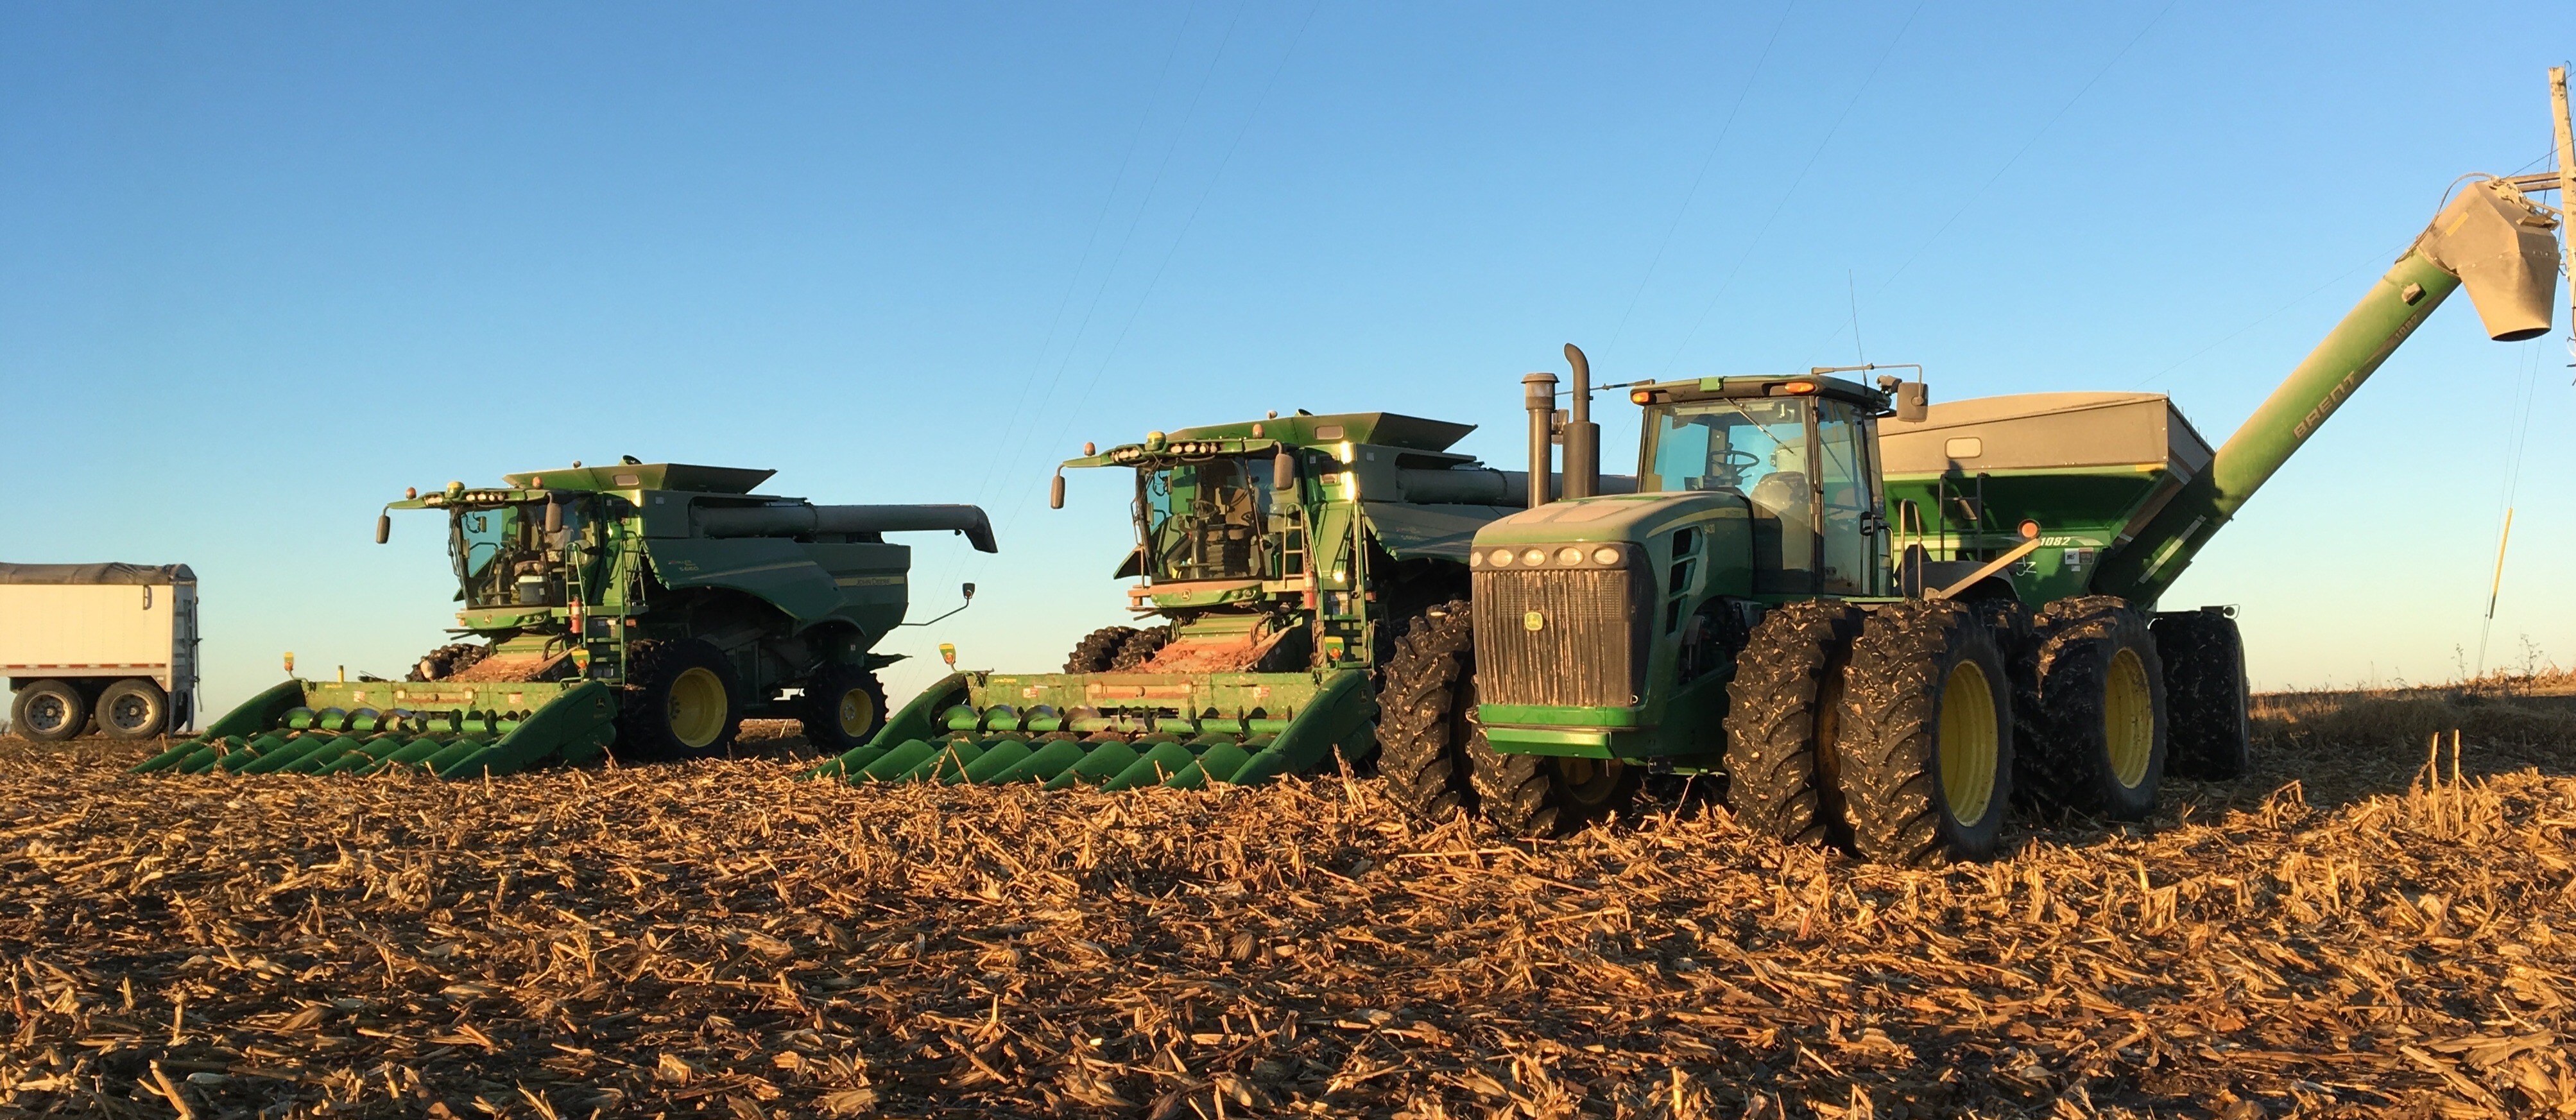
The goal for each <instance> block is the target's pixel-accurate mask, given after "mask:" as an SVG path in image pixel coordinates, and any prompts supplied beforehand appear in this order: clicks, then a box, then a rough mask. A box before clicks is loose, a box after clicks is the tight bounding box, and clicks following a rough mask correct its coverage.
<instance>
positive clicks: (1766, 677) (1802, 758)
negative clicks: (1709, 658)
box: [1725, 599, 1861, 844]
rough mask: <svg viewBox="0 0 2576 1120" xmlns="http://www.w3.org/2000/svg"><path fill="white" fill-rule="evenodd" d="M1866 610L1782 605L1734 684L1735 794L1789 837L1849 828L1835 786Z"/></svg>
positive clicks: (1765, 827) (1773, 832)
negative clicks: (1848, 685)
mask: <svg viewBox="0 0 2576 1120" xmlns="http://www.w3.org/2000/svg"><path fill="white" fill-rule="evenodd" d="M1860 617H1861V612H1860V611H1859V610H1857V609H1855V608H1853V607H1851V606H1849V605H1848V604H1844V603H1840V602H1836V601H1833V600H1830V599H1811V600H1808V601H1806V602H1803V603H1790V604H1788V605H1786V606H1781V607H1776V608H1773V609H1772V610H1771V612H1770V613H1769V614H1766V615H1764V616H1763V617H1762V621H1761V622H1760V623H1758V624H1756V625H1755V626H1754V627H1753V636H1752V638H1751V640H1749V641H1748V642H1746V644H1745V647H1744V651H1743V652H1742V653H1740V654H1738V655H1737V656H1736V661H1735V679H1734V680H1732V681H1730V682H1728V683H1727V686H1726V693H1727V704H1726V723H1725V726H1726V801H1727V804H1728V805H1729V806H1730V807H1732V808H1733V809H1734V810H1735V817H1736V819H1737V820H1739V821H1741V822H1743V824H1744V827H1746V828H1748V829H1751V830H1753V831H1754V832H1758V833H1761V834H1762V835H1764V836H1768V837H1770V838H1772V839H1774V840H1778V841H1780V842H1781V843H1784V844H1818V843H1824V842H1827V841H1828V840H1829V839H1831V837H1830V836H1829V833H1833V832H1841V831H1846V830H1847V829H1846V826H1844V825H1843V823H1842V821H1841V820H1840V810H1841V807H1842V805H1841V803H1842V794H1841V791H1840V790H1838V789H1836V788H1835V787H1834V781H1833V769H1834V768H1833V762H1834V757H1833V754H1832V753H1831V752H1832V750H1833V742H1834V733H1835V731H1836V730H1837V728H1838V725H1839V724H1840V723H1841V712H1840V707H1839V704H1840V701H1841V699H1842V676H1843V671H1844V668H1845V665H1846V663H1847V662H1848V661H1849V660H1850V657H1851V643H1852V638H1853V636H1854V635H1856V634H1858V633H1859V632H1860Z"/></svg>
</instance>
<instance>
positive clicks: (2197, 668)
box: [2150, 610, 2254, 781]
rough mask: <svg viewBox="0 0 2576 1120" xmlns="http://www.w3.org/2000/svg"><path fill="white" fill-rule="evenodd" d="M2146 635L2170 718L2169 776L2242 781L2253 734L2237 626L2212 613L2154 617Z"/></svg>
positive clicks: (2250, 761) (2250, 758) (2251, 762)
mask: <svg viewBox="0 0 2576 1120" xmlns="http://www.w3.org/2000/svg"><path fill="white" fill-rule="evenodd" d="M2150 629H2151V631H2152V632H2153V633H2154V634H2155V639H2156V652H2157V654H2159V655H2160V656H2162V657H2163V659H2164V664H2165V703H2166V710H2167V712H2168V713H2169V714H2170V715H2171V716H2172V717H2173V727H2172V729H2171V730H2170V731H2169V732H2168V733H2167V734H2168V737H2169V738H2170V740H2171V742H2172V755H2171V762H2170V764H2169V769H2170V771H2171V772H2172V773H2175V774H2179V775H2181V776H2183V777H2186V778H2199V779H2203V780H2206V781H2225V780H2228V779H2231V778H2241V777H2244V776H2245V772H2246V771H2247V770H2249V769H2251V768H2252V767H2253V765H2254V752H2253V734H2252V730H2253V729H2252V728H2251V727H2250V726H2249V725H2248V721H2247V719H2246V711H2245V709H2246V681H2245V640H2244V637H2243V636H2242V635H2240V634H2238V633H2237V630H2236V620H2235V619H2232V618H2229V617H2227V616H2226V615H2225V614H2223V613H2221V612H2219V611H2215V610H2197V611H2172V612H2168V613H2165V614H2159V615H2157V616H2156V620H2155V622H2154V624H2153V625H2152V626H2151V627H2150Z"/></svg>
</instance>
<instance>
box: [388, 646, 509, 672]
mask: <svg viewBox="0 0 2576 1120" xmlns="http://www.w3.org/2000/svg"><path fill="white" fill-rule="evenodd" d="M490 656H492V647H490V646H482V645H474V644H472V643H468V642H459V643H456V644H455V645H445V646H440V647H438V648H437V649H434V650H431V651H429V653H428V654H427V655H425V656H423V657H422V658H421V659H420V660H419V661H417V662H414V663H413V664H412V667H411V672H409V673H405V674H403V679H404V680H407V681H443V680H446V679H447V678H449V677H453V676H455V675H456V674H458V673H462V672H464V671H466V670H467V669H471V668H473V667H474V665H475V663H476V662H479V661H481V660H483V659H484V658H486V657H490Z"/></svg>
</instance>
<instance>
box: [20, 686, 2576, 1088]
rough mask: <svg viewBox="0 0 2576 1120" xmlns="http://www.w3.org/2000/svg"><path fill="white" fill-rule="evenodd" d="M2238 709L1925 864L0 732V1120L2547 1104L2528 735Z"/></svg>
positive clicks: (2360, 702) (2544, 888)
mask: <svg viewBox="0 0 2576 1120" xmlns="http://www.w3.org/2000/svg"><path fill="white" fill-rule="evenodd" d="M2265 710H2266V711H2267V712H2268V713H2269V718H2268V719H2267V721H2266V723H2265V725H2264V729H2263V735H2262V738H2263V743H2264V748H2263V750H2262V752H2261V765H2262V772H2261V773H2260V774H2258V775H2256V776H2255V777H2253V778H2250V779H2248V780H2245V781H2241V782H2235V783H2229V784H2226V785H2198V784H2191V783H2174V784H2172V785H2170V786H2169V787H2168V792H2167V796H2166V799H2165V805H2166V809H2165V813H2164V816H2163V818H2162V819H2161V820H2159V821H2157V822H2155V824H2154V825H2153V826H2152V827H2146V828H2137V829H2126V828H2103V827H2098V826H2093V825H2089V824H2084V823H2081V822H2078V823H2072V824H2063V825H2059V826H2056V827H2043V826H2040V825H2037V824H2025V825H2024V826H2023V827H2022V828H2021V829H2020V830H2018V831H2017V832H2016V833H2015V834H2014V837H2013V841H2012V846H2011V852H2010V854H2009V856H2008V857H2007V858H2006V859H2005V860H2003V861H2000V862H1997V863H1994V864H1989V865H1981V866H1965V867H1953V868H1946V869H1938V870H1925V871H1909V870H1896V869H1889V868H1880V867H1872V866H1867V865H1862V864H1857V863H1854V862H1851V861H1849V860H1847V859H1844V858H1842V857H1839V856H1834V855H1830V854H1827V853H1824V852H1820V851H1812V850H1788V849H1782V848H1778V847H1775V846H1772V845H1768V844H1765V843H1762V842H1760V841H1757V840H1755V839H1753V838H1751V837H1749V836H1747V835H1745V834H1744V833H1742V832H1741V831H1739V830H1738V829H1737V828H1736V827H1735V826H1734V825H1733V823H1732V822H1731V821H1730V820H1729V819H1728V817H1727V816H1726V814H1725V813H1724V812H1723V811H1722V810H1711V809H1707V808H1706V807H1705V806H1704V805H1702V804H1700V803H1698V802H1697V801H1695V800H1678V801H1677V800H1665V801H1662V802H1659V803H1656V804H1654V805H1651V806H1649V807H1647V808H1646V809H1645V810H1643V811H1641V812H1640V814H1638V816H1637V817H1636V818H1635V819H1632V820H1629V821H1627V822H1624V823H1623V824H1622V825H1621V826H1620V827H1618V828H1615V829H1599V830H1595V831H1591V832H1587V833H1584V834H1582V835H1579V836H1575V837H1572V838H1569V839H1565V840H1561V841H1555V842H1549V843H1539V844H1522V843H1508V842H1504V841H1502V840H1500V839H1498V838H1496V837H1494V836H1492V835H1489V834H1484V833H1480V832H1479V831H1477V830H1475V829H1472V828H1469V827H1466V826H1462V825H1454V824H1453V825H1448V826H1442V827H1436V828H1435V827H1425V826H1423V825H1419V824H1416V823H1414V822H1411V821H1409V820H1407V819H1405V818H1404V817H1403V816H1402V815H1400V814H1399V813H1397V812H1396V811H1395V810H1394V808H1393V807H1392V806H1391V805H1389V804H1388V803H1387V801H1386V800H1385V799H1384V798H1383V797H1381V796H1380V795H1379V794H1378V793H1377V791H1376V789H1375V788H1374V786H1373V784H1372V783H1370V782H1368V781H1365V780H1350V779H1344V778H1325V779H1320V780H1311V781H1300V782H1291V783H1286V784H1282V785H1279V786H1274V787H1268V788H1262V789H1253V790H1232V789H1229V790H1218V791H1209V792H1180V791H1166V790H1150V791H1141V792H1135V793H1125V794H1116V795H1100V794H1090V793H1069V794H1045V793H1041V792H1038V791H1035V790H1031V789H1026V788H1005V789H971V788H927V787H918V786H914V787H901V788H886V787H874V788H853V787H848V786H842V785H835V784H820V783H806V782H798V781H795V780H793V775H794V774H795V772H796V769H797V767H796V765H795V764H793V763H791V762H784V761H775V760H771V761H742V762H718V763H703V764H697V765H691V766H679V767H662V768H646V769H591V770H578V771H562V772H553V773H543V774H536V775H530V776H525V777H519V778H513V779H508V780H496V781H492V782H489V783H483V782H470V783H456V784H440V783H437V782H434V781H428V780H423V779H419V778H415V777H407V776H394V777H386V778H380V779H347V780H316V779H305V778H287V777H271V778H260V779H234V778H220V777H179V778H173V777H164V776H153V777H149V778H132V777H127V776H124V775H123V774H121V773H120V770H121V768H122V766H123V765H125V764H126V763H128V762H129V761H130V760H132V759H135V758H139V757H141V756H142V755H143V754H144V753H146V752H145V750H144V749H141V748H121V747H110V746H105V745H97V744H83V745H77V746H72V747H48V748H37V747H34V746H31V745H28V744H24V743H7V742H0V882H5V885H0V969H6V970H7V973H8V993H7V995H6V997H5V998H7V999H8V1000H9V1010H10V1013H11V1014H10V1016H9V1018H8V1019H7V1020H5V1021H0V1027H4V1028H5V1034H0V1115H7V1116H18V1115H30V1116H32V1115H87V1116H98V1115H108V1116H151V1117H164V1116H171V1115H190V1116H196V1117H208V1118H211V1117H234V1116H238V1117H251V1116H260V1117H282V1116H309V1115H325V1114H328V1115H344V1116H418V1115H428V1116H447V1117H464V1116H471V1115H476V1114H489V1115H501V1116H515V1117H538V1116H545V1117H557V1116H563V1117H570V1116H587V1115H609V1116H619V1115H654V1114H664V1113H671V1114H682V1113H713V1114H717V1115H726V1116H733V1117H756V1116H797V1115H817V1114H822V1115H831V1114H839V1115H850V1116H860V1115H893V1116H920V1115H941V1116H968V1115H1014V1116H1038V1115H1061V1114H1077V1115H1120V1116H1151V1117H1193V1116H1196V1117H1216V1116H1269V1115H1334V1116H1340V1115H1366V1116H1410V1117H1441V1116H1489V1115H1501V1116H1575V1115H1597V1116H1639V1117H1646V1116H1762V1117H1773V1116H1795V1117H1808V1116H1813V1117H1835V1118H1841V1117H1852V1118H1858V1117H1872V1118H1885V1117H1922V1116H1992V1117H2042V1116H2048V1117H2080V1116H2096V1115H2099V1116H2148V1115H2155V1116H2220V1117H2227V1118H2229V1120H2244V1118H2250V1117H2257V1116H2292V1115H2296V1116H2390V1115H2398V1116H2408V1115H2414V1116H2489V1115H2496V1116H2550V1115H2560V1116H2567V1115H2576V1062H2571V1059H2570V1058H2569V1056H2568V1053H2569V1048H2570V1046H2571V1044H2576V715H2571V714H2569V713H2567V712H2565V711H2564V710H2560V709H2543V708H2539V707H2526V706H2523V705H2518V704H2516V703H2513V702H2512V701H2510V700H2485V701H2473V702H2466V703H2460V702H2455V701H2452V700H2446V699H2439V698H2436V699H2429V700H2428V699H2388V700H2373V699H2371V698H2366V697H2364V698H2342V699H2336V700H2333V701H2331V702H2328V701H2318V702H2315V703H2309V704H2307V705H2306V706H2304V707H2302V706H2301V705H2300V704H2299V703H2294V702H2288V701H2284V702H2280V703H2274V704H2271V705H2269V706H2267V708H2266V709H2265ZM2454 727H2456V728H2460V729H2461V730H2462V731H2463V735H2462V750H2461V752H2460V754H2459V757H2458V761H2457V763H2456V765H2457V777H2456V778H2455V777H2454V776H2453V774H2454V771H2453V766H2454V763H2453V761H2452V759H2451V756H2450V755H2449V753H2448V750H2447V748H2445V751H2444V754H2443V758H2442V762H2441V766H2440V770H2439V780H2438V781H2427V780H2426V779H2425V776H2424V774H2423V768H2424V763H2425V758H2426V741H2425V737H2429V736H2430V735H2431V734H2432V733H2433V732H2434V731H2437V730H2441V731H2447V730H2449V729H2451V728H2454ZM786 745H789V746H792V745H793V744H792V742H791V743H788V744H786Z"/></svg>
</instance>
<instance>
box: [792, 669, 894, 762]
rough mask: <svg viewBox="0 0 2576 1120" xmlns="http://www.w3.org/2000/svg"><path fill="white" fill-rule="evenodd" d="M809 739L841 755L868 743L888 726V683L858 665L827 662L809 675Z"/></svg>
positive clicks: (805, 716) (806, 700) (806, 716)
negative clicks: (881, 681) (880, 681)
mask: <svg viewBox="0 0 2576 1120" xmlns="http://www.w3.org/2000/svg"><path fill="white" fill-rule="evenodd" d="M803 707H804V713H803V719H804V721H805V741H806V742H807V743H809V744H811V745H812V746H813V747H814V749H815V750H818V751H821V752H823V753H824V754H826V755H830V756H834V757H838V756H840V755H844V754H848V753H849V752H851V751H854V750H857V749H859V748H860V747H864V746H866V745H868V740H870V739H873V738H875V737H876V733H877V730H878V729H879V728H882V727H884V726H885V719H886V695H885V686H884V685H883V684H880V683H878V682H877V675H876V674H875V673H874V672H872V671H870V670H867V669H863V668H860V667H859V666H856V665H838V664H833V665H824V666H821V667H819V668H816V669H815V670H814V672H813V674H812V675H810V676H808V677H806V678H805V698H804V701H803Z"/></svg>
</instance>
